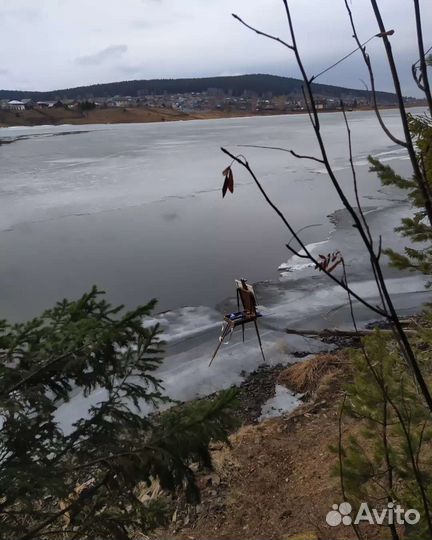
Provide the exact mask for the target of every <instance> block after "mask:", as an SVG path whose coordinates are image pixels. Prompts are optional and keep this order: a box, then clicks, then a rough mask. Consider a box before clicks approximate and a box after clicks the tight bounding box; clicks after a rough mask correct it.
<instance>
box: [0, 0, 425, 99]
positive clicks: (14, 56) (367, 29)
mask: <svg viewBox="0 0 432 540" xmlns="http://www.w3.org/2000/svg"><path fill="white" fill-rule="evenodd" d="M351 3H352V9H353V11H354V14H355V17H356V21H357V24H358V30H359V33H360V36H361V39H362V40H363V41H365V40H366V39H367V38H369V37H370V36H371V35H372V34H374V33H376V32H378V29H377V25H376V22H375V20H374V17H373V13H372V11H371V8H370V2H369V0H351ZM421 3H422V7H423V13H424V28H425V29H430V28H431V24H432V2H430V0H423V2H421ZM379 4H380V6H381V7H382V14H383V17H384V20H385V22H386V25H387V28H394V29H395V31H396V33H395V34H394V36H393V37H392V43H393V45H394V49H395V53H396V57H397V59H398V62H399V66H400V70H401V79H402V83H403V90H404V93H405V94H410V95H414V94H416V91H415V86H414V85H413V84H412V83H411V77H410V66H411V63H413V62H414V61H415V60H416V59H417V57H418V55H417V52H416V37H415V31H414V20H413V8H412V1H410V0H380V1H379ZM290 5H291V7H292V12H293V18H294V22H295V26H296V29H297V37H298V44H299V48H300V51H301V53H302V55H303V58H304V61H305V63H306V66H307V68H308V71H309V73H310V74H312V73H317V72H319V71H321V70H322V69H323V68H324V67H326V66H327V65H329V64H331V63H333V62H334V61H335V60H337V59H338V58H339V57H341V56H343V55H344V54H346V53H347V52H349V51H350V50H351V49H353V48H354V41H353V39H352V36H351V31H350V26H349V22H348V19H347V15H346V12H345V9H344V2H343V0H291V1H290ZM232 12H235V13H237V14H239V15H240V16H242V17H243V18H244V19H245V20H247V21H248V22H249V23H250V24H252V25H254V26H258V27H259V28H261V29H262V30H264V31H267V32H269V33H273V34H277V35H278V36H280V37H281V38H284V39H288V31H287V28H286V23H285V19H284V12H283V8H282V2H281V0H38V1H37V2H36V1H34V0H0V21H1V25H0V50H1V62H0V88H2V89H23V90H52V89H60V88H66V87H73V86H79V85H86V84H92V83H102V82H112V81H119V80H130V79H150V78H173V77H201V76H215V75H236V74H243V73H272V74H276V75H285V76H289V77H298V76H299V73H298V70H297V68H296V66H295V62H294V60H293V57H292V53H290V51H288V50H286V49H284V48H283V47H281V46H280V45H279V44H277V43H275V42H270V41H267V40H266V39H264V38H262V37H259V36H257V35H256V34H254V33H252V32H250V31H248V30H247V29H245V28H244V27H241V26H240V24H239V23H238V22H236V21H235V20H234V19H233V18H232V17H231V13H232ZM425 34H426V38H425V39H426V40H427V39H428V37H429V39H430V43H429V42H428V41H427V42H426V48H427V47H429V46H431V45H432V36H431V35H430V32H428V31H426V32H425ZM368 51H369V52H370V54H371V56H372V59H373V63H374V65H375V66H376V74H377V86H378V87H379V88H380V89H382V90H392V86H391V82H390V78H389V76H388V72H387V69H386V66H385V62H384V54H383V46H382V42H381V41H380V40H379V39H375V40H373V41H372V42H371V43H370V45H369V46H368ZM360 79H367V75H366V73H365V69H364V66H363V64H362V62H361V59H360V56H359V55H358V54H356V55H355V56H353V57H351V58H350V59H349V60H347V61H346V62H345V63H343V64H341V65H340V66H338V67H337V68H335V69H334V70H332V71H331V72H329V73H328V74H326V75H324V76H322V77H321V78H320V79H319V82H322V83H328V84H339V85H343V86H351V87H357V88H362V87H363V84H362V82H361V81H360Z"/></svg>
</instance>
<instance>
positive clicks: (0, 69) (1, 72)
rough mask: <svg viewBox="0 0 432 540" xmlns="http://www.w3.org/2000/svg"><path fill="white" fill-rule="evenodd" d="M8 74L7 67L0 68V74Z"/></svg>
mask: <svg viewBox="0 0 432 540" xmlns="http://www.w3.org/2000/svg"><path fill="white" fill-rule="evenodd" d="M8 74H9V70H8V69H3V68H0V75H8Z"/></svg>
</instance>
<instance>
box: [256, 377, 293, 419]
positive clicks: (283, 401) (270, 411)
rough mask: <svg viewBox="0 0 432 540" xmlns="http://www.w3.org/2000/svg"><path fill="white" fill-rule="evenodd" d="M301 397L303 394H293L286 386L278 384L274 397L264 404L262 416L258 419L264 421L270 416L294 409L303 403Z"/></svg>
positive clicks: (273, 416)
mask: <svg viewBox="0 0 432 540" xmlns="http://www.w3.org/2000/svg"><path fill="white" fill-rule="evenodd" d="M300 398H301V394H293V393H292V392H290V390H288V388H285V386H281V385H280V384H277V385H276V387H275V395H274V397H272V398H270V399H269V400H268V401H266V402H265V403H264V405H263V406H262V409H261V416H260V417H259V419H258V421H259V422H262V421H263V420H267V419H268V418H275V417H276V416H281V415H283V414H285V413H289V412H291V411H293V410H294V409H295V408H296V407H298V406H299V405H300V404H301V401H300Z"/></svg>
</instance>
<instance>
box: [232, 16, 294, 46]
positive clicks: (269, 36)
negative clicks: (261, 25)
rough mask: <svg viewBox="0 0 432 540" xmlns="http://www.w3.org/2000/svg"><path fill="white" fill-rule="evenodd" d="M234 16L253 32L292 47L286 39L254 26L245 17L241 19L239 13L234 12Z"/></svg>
mask: <svg viewBox="0 0 432 540" xmlns="http://www.w3.org/2000/svg"><path fill="white" fill-rule="evenodd" d="M232 16H233V17H234V19H237V20H238V21H239V22H240V23H241V24H242V25H243V26H246V28H249V30H252V31H253V32H255V33H256V34H258V35H260V36H264V37H266V38H269V39H272V40H273V41H277V42H278V43H280V44H281V45H283V46H284V47H288V49H292V48H293V47H292V45H290V44H289V43H287V42H286V41H283V40H282V39H280V38H278V37H276V36H272V35H271V34H267V33H266V32H262V31H261V30H258V29H257V28H254V27H253V26H251V25H250V24H248V23H246V22H245V21H244V20H243V19H241V18H240V17H239V16H238V15H236V14H235V13H232Z"/></svg>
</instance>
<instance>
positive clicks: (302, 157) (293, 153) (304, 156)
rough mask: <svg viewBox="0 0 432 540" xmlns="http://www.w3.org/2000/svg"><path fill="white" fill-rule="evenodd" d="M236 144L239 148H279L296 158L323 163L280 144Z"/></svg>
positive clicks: (318, 159)
mask: <svg viewBox="0 0 432 540" xmlns="http://www.w3.org/2000/svg"><path fill="white" fill-rule="evenodd" d="M238 146H239V148H263V149H264V150H279V151H281V152H288V153H289V154H291V155H292V156H294V157H296V158H298V159H310V160H312V161H316V162H317V163H321V164H322V165H323V164H324V161H323V160H322V159H320V158H317V157H314V156H307V155H302V154H297V152H294V150H290V149H289V148H282V147H281V146H263V145H261V144H239V145H238Z"/></svg>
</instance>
